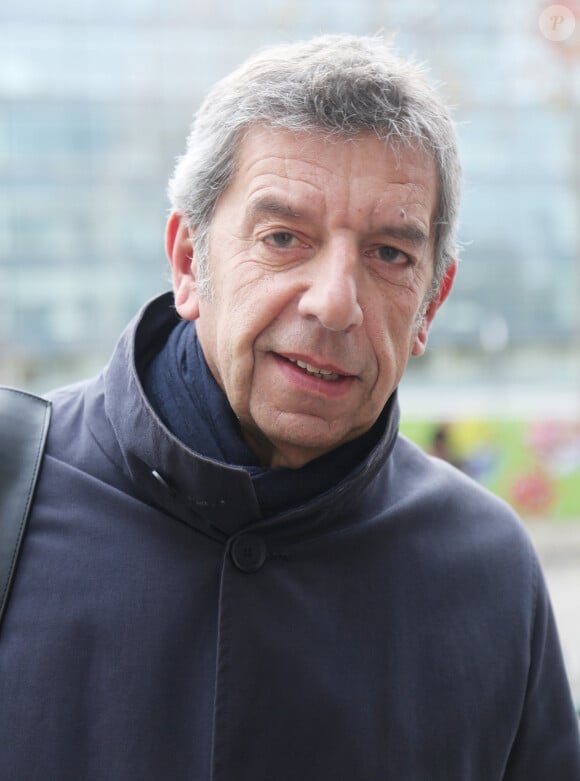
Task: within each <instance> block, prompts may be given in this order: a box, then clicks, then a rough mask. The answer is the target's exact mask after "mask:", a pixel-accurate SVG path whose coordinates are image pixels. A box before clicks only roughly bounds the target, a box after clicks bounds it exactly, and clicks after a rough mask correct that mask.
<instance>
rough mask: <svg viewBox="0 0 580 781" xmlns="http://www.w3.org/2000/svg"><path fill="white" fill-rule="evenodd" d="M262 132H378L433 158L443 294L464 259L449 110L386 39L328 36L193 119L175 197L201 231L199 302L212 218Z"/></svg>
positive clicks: (255, 66)
mask: <svg viewBox="0 0 580 781" xmlns="http://www.w3.org/2000/svg"><path fill="white" fill-rule="evenodd" d="M257 124H260V125H265V126H271V127H276V128H283V129H286V130H291V131H310V132H318V133H323V134H325V135H327V136H338V137H354V136H357V135H360V134H361V133H368V132H372V133H375V134H376V135H377V136H378V137H379V138H382V139H383V140H384V141H385V143H389V144H391V145H392V146H394V147H396V145H397V144H398V143H402V144H407V145H408V144H411V145H414V146H415V147H418V148H420V149H421V150H422V151H424V152H426V153H427V154H429V155H431V157H432V159H433V160H434V162H435V166H436V171H437V177H438V193H437V208H436V214H435V227H436V233H435V245H434V246H435V252H434V255H435V260H434V279H433V286H432V292H433V293H435V292H436V290H437V289H438V287H439V284H440V282H441V280H442V279H443V276H444V274H445V271H446V270H447V268H448V266H449V263H450V262H451V260H452V259H453V258H457V253H458V247H457V243H456V230H457V219H458V210H459V199H460V193H461V166H460V162H459V155H458V149H457V139H456V134H455V127H454V123H453V120H452V118H451V115H450V112H449V110H448V108H447V107H446V106H445V104H444V103H443V101H442V100H441V99H440V97H439V96H438V94H437V92H436V91H435V90H434V89H433V87H431V86H430V85H429V84H428V83H427V81H426V80H425V78H424V76H423V70H422V68H421V67H420V66H418V65H417V64H415V63H414V62H413V61H411V60H408V59H402V58H400V57H398V56H397V55H396V54H395V53H394V52H393V50H392V48H391V47H390V46H389V45H387V44H386V43H385V42H384V40H382V39H381V38H379V37H358V36H352V35H326V36H321V37H318V38H314V39H312V40H310V41H307V42H302V43H290V44H282V45H278V46H273V47H270V48H267V49H265V50H263V51H261V52H259V53H258V54H256V55H255V56H253V57H251V58H250V59H249V60H247V61H246V62H245V63H244V64H242V65H241V66H240V67H238V68H237V69H236V70H235V71H233V72H232V73H231V74H230V75H229V76H226V77H225V78H224V79H222V80H221V81H219V82H218V83H217V84H216V85H215V86H214V87H213V88H212V89H211V91H210V92H209V93H208V95H207V97H206V99H205V100H204V102H203V103H202V105H201V106H200V108H199V110H198V112H197V114H196V116H195V118H194V121H193V125H192V128H191V132H190V135H189V137H188V141H187V150H186V152H185V154H184V155H183V157H181V158H180V159H179V160H178V162H177V165H176V168H175V171H174V174H173V177H172V178H171V180H170V182H169V188H168V192H169V197H170V200H171V203H172V206H173V208H174V209H175V210H176V211H178V212H179V213H180V214H182V215H183V216H185V217H187V218H188V220H189V223H190V225H191V227H192V228H195V252H196V263H197V273H198V286H199V288H200V293H201V294H202V295H204V294H205V295H207V294H208V292H209V290H210V286H209V269H208V257H207V256H208V246H207V235H208V230H209V227H210V224H211V219H212V215H213V212H214V209H215V206H216V203H217V201H218V199H219V198H220V196H221V194H222V193H223V192H224V191H225V190H226V188H227V187H228V184H229V183H230V181H231V179H232V176H233V174H234V173H235V169H236V153H237V149H238V147H239V143H240V140H241V138H242V137H243V134H244V132H245V131H246V130H247V129H248V128H250V127H251V126H253V125H257Z"/></svg>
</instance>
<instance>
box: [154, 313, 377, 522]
mask: <svg viewBox="0 0 580 781" xmlns="http://www.w3.org/2000/svg"><path fill="white" fill-rule="evenodd" d="M143 385H144V388H145V394H146V396H147V397H148V399H149V401H150V402H151V404H152V405H153V408H154V409H155V411H156V412H157V414H158V415H159V417H160V418H161V420H162V421H163V422H164V423H165V425H166V426H167V428H168V429H169V430H170V431H171V432H172V434H174V435H175V436H176V437H178V438H179V440H180V441H181V442H183V444H184V445H186V446H187V447H189V448H190V449H191V450H193V451H195V452H196V453H199V454H201V455H203V456H205V457H207V458H212V459H214V460H215V461H220V462H222V463H227V464H231V465H237V466H242V467H244V468H245V469H247V471H248V472H249V474H250V475H251V478H252V481H253V484H254V490H255V491H256V496H257V499H258V502H259V504H260V507H261V510H262V515H263V516H268V515H273V514H275V513H278V512H282V511H284V510H286V509H289V508H290V507H292V506H296V505H299V504H303V503H304V502H306V501H308V500H309V499H311V498H313V497H315V496H318V495H320V494H322V493H324V492H325V491H326V490H328V489H330V488H331V487H332V486H334V485H336V484H337V483H338V482H340V481H341V480H342V479H343V478H345V477H346V476H347V475H348V474H349V473H350V472H351V471H353V469H356V468H357V467H358V466H360V464H361V462H362V461H363V460H364V459H365V457H366V455H367V454H368V453H369V452H370V450H371V449H372V448H373V447H374V445H375V444H376V443H377V441H378V439H379V438H380V436H381V433H382V432H383V431H384V425H385V420H384V418H385V415H386V414H387V413H386V410H385V411H384V412H383V414H382V415H381V416H380V417H379V420H378V421H377V422H376V423H375V425H374V426H373V427H372V428H371V429H370V430H369V431H368V432H367V433H366V434H364V435H362V436H361V437H358V438H357V439H355V440H353V441H352V442H348V443H347V444H345V445H341V446H340V447H338V448H337V449H336V450H333V451H332V452H330V453H327V454H326V455H324V456H320V457H319V458H316V459H314V460H312V461H310V462H309V463H307V464H306V465H305V466H303V467H302V468H301V469H285V468H280V469H269V468H265V467H263V466H261V465H260V462H259V460H258V458H257V456H256V455H255V453H254V452H253V451H252V450H251V449H250V447H249V446H248V445H247V444H246V442H245V440H244V439H243V437H242V433H241V429H240V425H239V422H238V420H237V418H236V416H235V414H234V412H233V410H232V408H231V407H230V405H229V402H228V400H227V398H226V396H225V394H224V393H223V391H222V390H221V388H220V387H219V385H218V384H217V382H216V381H215V379H214V378H213V375H212V373H211V371H210V370H209V367H208V365H207V363H206V360H205V357H204V355H203V351H202V349H201V345H200V344H199V341H198V339H197V333H196V329H195V324H194V323H192V322H189V321H182V322H180V323H179V324H178V325H177V326H176V327H175V328H174V329H173V331H172V332H171V334H170V336H169V339H168V340H167V342H166V343H165V345H164V346H163V348H162V349H161V351H160V352H159V353H157V355H156V356H155V357H154V358H153V360H152V361H151V363H150V364H149V365H148V367H147V368H146V369H145V372H144V377H143ZM387 406H389V405H387Z"/></svg>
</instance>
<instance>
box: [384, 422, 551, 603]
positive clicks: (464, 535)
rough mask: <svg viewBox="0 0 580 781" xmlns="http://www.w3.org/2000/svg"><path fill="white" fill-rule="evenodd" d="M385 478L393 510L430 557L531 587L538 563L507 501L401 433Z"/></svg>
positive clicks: (450, 564)
mask: <svg viewBox="0 0 580 781" xmlns="http://www.w3.org/2000/svg"><path fill="white" fill-rule="evenodd" d="M393 473H394V474H393V478H392V479H391V480H390V481H389V482H390V485H391V491H392V496H394V497H395V498H396V502H397V505H398V512H399V513H400V514H403V515H404V516H405V517H407V518H408V519H409V525H410V526H411V527H412V528H413V529H414V532H415V535H416V537H417V539H418V540H420V542H421V544H422V545H424V546H425V548H426V549H428V550H429V557H430V560H432V561H439V562H440V563H441V565H442V566H454V567H458V566H460V567H464V568H465V570H466V571H467V570H469V568H470V567H473V571H474V572H478V573H479V574H480V575H481V576H482V577H483V576H484V575H485V577H486V578H488V577H489V578H498V579H499V580H500V581H505V582H506V583H508V582H510V581H514V579H515V580H517V581H518V582H519V585H520V586H523V587H524V588H525V590H526V591H528V593H529V594H531V593H532V592H534V590H535V585H534V584H535V581H536V579H537V571H538V567H539V565H538V562H537V557H536V554H535V550H534V548H533V545H532V542H531V539H530V537H529V534H528V532H527V530H526V528H525V526H524V524H523V522H522V521H521V519H520V518H519V516H518V515H517V513H516V512H515V511H514V510H513V508H512V507H510V505H509V504H508V503H507V502H505V501H504V500H503V499H501V498H500V497H498V496H496V495H494V494H492V493H491V492H490V491H489V490H487V489H486V488H485V487H483V486H482V485H480V484H478V483H477V482H475V481H474V480H473V479H472V478H470V477H468V476H467V475H465V474H463V473H462V472H461V471H459V470H458V469H457V468H455V467H453V466H451V465H450V464H448V463H446V462H444V461H442V460H441V459H438V458H435V457H433V456H429V455H427V454H426V453H425V452H424V451H422V450H421V449H420V448H419V447H417V446H416V445H415V444H413V443H412V442H410V441H409V440H408V439H406V438H405V437H403V436H400V437H399V438H398V440H397V444H396V446H395V450H394V452H393Z"/></svg>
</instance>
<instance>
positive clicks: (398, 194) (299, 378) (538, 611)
mask: <svg viewBox="0 0 580 781" xmlns="http://www.w3.org/2000/svg"><path fill="white" fill-rule="evenodd" d="M459 170H460V169H459V164H458V161H457V151H456V141H455V135H454V130H453V123H452V121H451V119H450V117H449V115H448V113H447V111H446V109H445V108H444V106H443V105H442V104H441V102H440V100H439V98H438V97H437V95H436V94H435V93H434V92H433V91H432V90H431V89H430V88H429V87H428V86H427V85H426V83H425V82H424V80H423V78H422V76H421V74H420V73H419V72H418V71H417V70H416V68H415V67H414V66H413V65H411V64H410V63H407V62H404V61H401V60H399V59H397V58H396V57H395V56H394V55H393V54H392V53H391V52H390V51H389V50H388V49H386V48H385V47H384V45H383V44H382V43H381V42H380V41H379V40H377V39H364V38H361V39H359V38H354V37H348V36H343V37H324V38H321V39H315V40H313V41H311V42H308V43H305V44H296V45H288V46H282V47H278V48H274V49H272V50H268V51H266V52H263V53H261V54H260V55H258V56H256V57H255V58H253V59H252V60H250V61H249V62H248V63H246V64H245V65H243V66H242V67H241V68H239V69H238V70H237V71H236V72H234V73H233V74H232V75H231V76H229V77H228V78H226V79H225V80H223V81H222V82H221V83H220V84H218V85H217V86H216V87H215V88H214V89H213V90H212V91H211V93H210V94H209V96H208V98H207V99H206V101H205V103H204V104H203V105H202V107H201V109H200V110H199V112H198V115H197V118H196V120H195V122H194V125H193V128H192V132H191V137H190V139H189V143H188V148H187V152H186V154H185V155H184V157H183V158H182V159H181V160H180V162H179V163H178V166H177V168H176V172H175V175H174V177H173V179H172V181H171V185H170V194H171V198H172V203H173V211H172V213H171V216H170V218H169V221H168V226H167V237H166V246H167V254H168V257H169V261H170V264H171V269H172V275H173V288H174V290H173V293H172V294H171V295H165V296H162V297H161V298H159V299H157V300H155V301H153V302H152V303H150V304H148V305H147V306H146V307H145V308H144V310H143V311H142V312H141V313H140V315H139V316H138V318H137V319H136V321H135V322H134V323H133V324H132V325H131V326H130V327H129V329H128V330H127V331H126V333H125V334H124V335H123V337H122V338H121V341H120V343H119V346H118V347H117V349H116V351H115V353H114V355H113V357H112V360H111V362H110V364H109V365H108V366H107V368H106V369H105V370H104V372H103V373H102V374H101V375H100V376H99V377H98V378H97V379H95V380H93V381H90V382H86V383H82V384H79V385H76V386H74V387H72V388H66V389H63V390H60V391H57V392H55V393H54V394H52V395H51V399H52V402H53V409H54V414H53V422H52V426H51V432H50V436H49V443H48V451H47V456H46V458H45V462H44V466H43V473H42V476H41V481H40V485H39V489H38V493H37V497H36V502H35V506H34V509H33V514H32V517H31V520H30V526H29V531H28V534H27V539H26V542H25V545H24V550H23V554H22V559H21V561H20V565H19V570H18V573H17V577H16V581H15V584H14V588H13V592H12V596H11V600H10V604H9V608H8V612H7V615H6V618H5V622H4V626H3V629H2V635H1V637H0V703H1V705H0V735H1V737H2V740H1V741H0V767H1V768H2V778H3V779H6V780H7V781H8V779H10V781H24V780H25V779H26V781H31V780H32V779H43V781H44V780H45V779H58V781H79V780H80V779H83V781H85V780H90V781H126V780H127V779H139V781H142V780H143V779H151V780H152V781H153V780H155V781H160V780H161V779H163V780H165V779H169V780H170V781H182V780H185V779H188V780H191V779H195V780H196V781H197V780H198V779H212V780H213V781H225V779H236V781H246V780H247V781H250V780H251V781H290V779H292V781H295V780H296V779H312V781H322V780H323V779H332V780H333V781H335V780H336V779H345V780H348V781H354V780H355V779H356V780H360V781H371V780H372V781H377V780H378V779H392V780H393V781H394V780H396V781H427V780H428V781H439V780H441V781H452V780H453V779H457V781H466V779H470V781H476V780H477V781H499V780H500V779H503V780H507V779H509V780H510V781H513V780H514V779H517V780H518V781H534V780H537V781H540V779H541V781H546V779H558V781H573V779H579V778H580V751H579V745H578V730H577V724H576V718H575V714H574V711H573V707H572V703H571V698H570V692H569V689H568V685H567V682H566V676H565V672H564V669H563V664H562V659H561V653H560V649H559V644H558V638H557V634H556V629H555V627H554V622H553V618H552V613H551V609H550V605H549V600H548V596H547V593H546V587H545V585H544V582H543V579H542V575H541V573H540V570H539V566H538V562H537V560H536V557H535V555H534V553H533V551H532V548H531V546H530V543H529V541H528V539H527V537H526V535H525V533H524V531H523V530H522V526H521V525H520V523H519V521H518V520H517V519H516V518H515V517H514V516H513V515H512V513H511V511H510V510H509V509H508V508H507V507H506V506H505V505H504V504H503V503H501V502H500V501H499V500H498V499H496V498H494V497H492V496H491V495H489V494H487V493H486V492H485V491H484V490H483V489H481V488H479V487H477V486H476V485H475V484H473V483H472V482H470V481H469V480H468V479H467V478H466V477H464V476H462V475H460V473H459V472H457V471H455V470H454V469H453V468H452V467H450V466H448V465H446V464H444V463H443V462H440V461H437V460H435V459H431V458H429V457H428V456H426V455H424V454H423V453H421V452H420V451H419V450H418V449H417V448H415V447H414V446H413V445H412V444H410V443H409V442H408V441H406V440H405V439H403V438H401V437H400V436H398V433H397V424H398V411H397V399H396V390H397V386H398V384H399V382H400V380H401V377H402V375H403V373H404V371H405V367H406V364H407V361H408V360H409V358H410V356H412V355H415V356H419V355H421V354H422V353H423V351H424V349H425V346H426V343H427V335H428V331H429V327H430V324H431V322H432V321H433V318H434V316H435V314H436V312H437V310H438V308H439V307H440V306H441V304H442V303H443V302H444V300H445V298H446V296H447V295H448V293H449V290H450V288H451V285H452V282H453V276H454V273H455V260H454V258H455V257H456V252H455V244H454V236H455V227H456V219H457V207H458V198H459V178H460V173H459Z"/></svg>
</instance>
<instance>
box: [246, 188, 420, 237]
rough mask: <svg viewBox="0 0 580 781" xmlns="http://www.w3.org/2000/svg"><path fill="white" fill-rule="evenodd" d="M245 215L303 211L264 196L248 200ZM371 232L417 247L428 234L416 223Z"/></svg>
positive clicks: (298, 214)
mask: <svg viewBox="0 0 580 781" xmlns="http://www.w3.org/2000/svg"><path fill="white" fill-rule="evenodd" d="M247 216H248V217H249V218H250V219H255V218H256V217H260V216H276V217H283V218H285V219H294V220H296V219H301V218H302V217H304V216H305V214H304V212H300V211H297V210H296V209H292V208H291V207H290V206H289V205H288V204H285V203H283V202H282V201H279V200H277V199H276V198H273V197H271V196H264V197H263V198H257V199H256V200H255V201H253V202H250V204H249V208H248V212H247ZM373 233H378V234H380V235H381V236H387V237H389V238H391V239H394V240H395V241H402V242H405V243H406V244H410V245H412V246H414V247H417V248H420V247H424V246H426V245H427V244H428V242H429V234H428V233H426V232H425V231H424V230H423V228H421V227H420V226H419V225H417V224H407V225H390V224H389V225H383V226H382V227H380V228H379V229H378V230H377V231H373Z"/></svg>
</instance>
